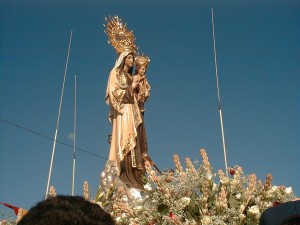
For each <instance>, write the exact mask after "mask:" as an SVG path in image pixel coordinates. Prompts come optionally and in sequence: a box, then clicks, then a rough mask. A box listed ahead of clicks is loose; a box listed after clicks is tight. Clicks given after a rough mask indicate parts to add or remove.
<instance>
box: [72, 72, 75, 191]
mask: <svg viewBox="0 0 300 225" xmlns="http://www.w3.org/2000/svg"><path fill="white" fill-rule="evenodd" d="M74 81H75V83H74V137H73V138H74V143H73V145H74V149H73V180H72V196H74V183H75V163H76V75H75V77H74Z"/></svg>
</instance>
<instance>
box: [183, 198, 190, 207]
mask: <svg viewBox="0 0 300 225" xmlns="http://www.w3.org/2000/svg"><path fill="white" fill-rule="evenodd" d="M190 201H191V199H190V198H188V197H183V198H181V202H182V204H183V206H187V205H188V204H190Z"/></svg>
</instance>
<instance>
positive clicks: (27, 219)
mask: <svg viewBox="0 0 300 225" xmlns="http://www.w3.org/2000/svg"><path fill="white" fill-rule="evenodd" d="M50 224H51V225H75V224H76V225H114V224H115V222H114V220H113V218H112V217H111V216H110V214H108V213H107V212H105V211H104V210H103V209H102V208H101V207H100V206H99V205H97V204H94V203H91V202H89V201H86V200H85V199H84V198H82V197H79V196H57V197H53V198H49V199H46V200H44V201H41V202H39V203H37V205H36V206H34V207H32V208H31V209H30V210H29V212H28V213H27V214H26V215H25V216H24V217H23V218H22V219H21V220H20V222H19V223H18V225H50Z"/></svg>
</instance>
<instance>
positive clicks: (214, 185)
mask: <svg viewBox="0 0 300 225" xmlns="http://www.w3.org/2000/svg"><path fill="white" fill-rule="evenodd" d="M211 189H212V191H216V190H217V185H216V184H215V183H213V185H212V188H211Z"/></svg>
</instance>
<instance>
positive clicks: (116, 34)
mask: <svg viewBox="0 0 300 225" xmlns="http://www.w3.org/2000/svg"><path fill="white" fill-rule="evenodd" d="M105 21H106V22H107V23H106V24H104V27H105V31H104V32H105V33H106V34H107V36H108V44H110V45H112V46H113V47H114V48H115V50H116V52H117V54H120V53H122V52H125V51H130V52H132V53H135V52H136V50H137V46H136V45H135V44H134V43H135V37H134V35H133V32H132V31H129V30H128V29H127V27H126V23H125V24H123V23H122V21H121V19H120V18H119V17H118V16H114V17H109V18H105Z"/></svg>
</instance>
